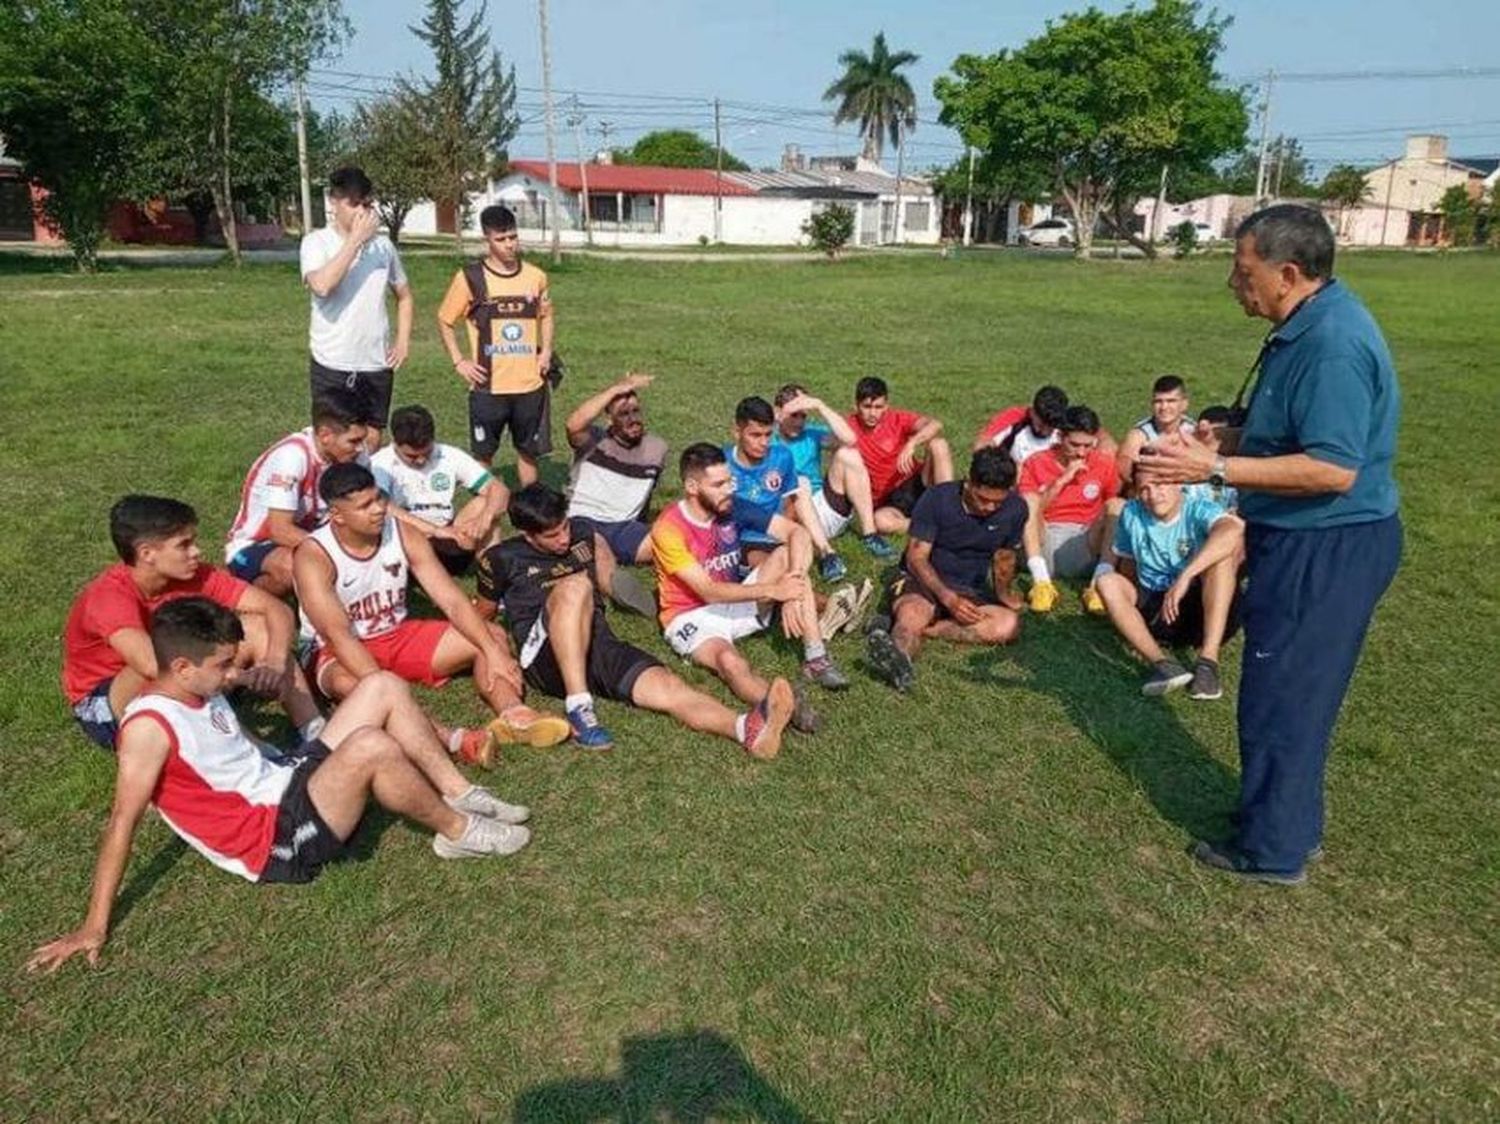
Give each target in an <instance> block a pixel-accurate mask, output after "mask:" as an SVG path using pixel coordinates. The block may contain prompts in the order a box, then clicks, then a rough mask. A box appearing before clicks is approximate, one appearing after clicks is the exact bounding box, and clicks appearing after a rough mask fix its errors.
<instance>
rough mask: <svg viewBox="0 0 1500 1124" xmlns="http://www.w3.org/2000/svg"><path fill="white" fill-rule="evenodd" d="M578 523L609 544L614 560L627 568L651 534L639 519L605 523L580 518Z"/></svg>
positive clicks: (632, 564) (600, 520)
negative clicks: (585, 524)
mask: <svg viewBox="0 0 1500 1124" xmlns="http://www.w3.org/2000/svg"><path fill="white" fill-rule="evenodd" d="M579 522H580V523H587V524H588V525H589V526H590V527H592V528H593V530H594V533H595V534H596V535H598V536H599V537H600V538H602V539H603V540H604V541H605V542H606V543H608V544H609V549H610V552H611V553H612V554H614V556H615V560H616V561H617V562H623V563H624V564H625V565H627V566H634V565H635V559H636V552H637V551H639V550H640V549H641V544H642V543H643V542H645V541H646V537H647V536H648V535H650V534H651V527H650V526H649V525H648V524H645V523H642V522H641V521H640V520H639V519H624V520H621V521H620V522H618V523H606V522H605V521H604V520H602V519H587V518H582V517H580V519H579Z"/></svg>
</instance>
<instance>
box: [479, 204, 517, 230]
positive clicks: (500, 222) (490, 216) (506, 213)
mask: <svg viewBox="0 0 1500 1124" xmlns="http://www.w3.org/2000/svg"><path fill="white" fill-rule="evenodd" d="M515 228H516V213H515V212H514V211H512V210H511V209H510V208H509V207H504V206H501V205H500V204H499V203H491V204H490V205H489V206H488V207H486V208H485V209H484V210H482V211H480V212H479V229H480V230H482V231H484V232H485V233H486V234H507V233H509V232H510V231H512V230H514V229H515Z"/></svg>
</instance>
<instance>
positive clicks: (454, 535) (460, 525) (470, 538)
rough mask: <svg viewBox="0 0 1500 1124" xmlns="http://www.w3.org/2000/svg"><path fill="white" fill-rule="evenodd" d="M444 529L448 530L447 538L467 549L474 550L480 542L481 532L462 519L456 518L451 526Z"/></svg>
mask: <svg viewBox="0 0 1500 1124" xmlns="http://www.w3.org/2000/svg"><path fill="white" fill-rule="evenodd" d="M444 529H445V530H446V531H447V532H448V534H447V538H449V539H451V540H452V541H453V542H456V543H457V544H458V545H459V546H461V547H463V548H464V549H465V550H473V549H474V547H475V546H477V545H478V544H479V532H478V531H476V530H475V529H474V528H473V527H472V526H470V525H469V524H468V523H465V522H464V521H463V520H462V519H457V520H455V521H454V522H453V524H452V525H451V526H449V527H446V528H444Z"/></svg>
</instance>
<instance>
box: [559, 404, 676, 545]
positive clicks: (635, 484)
mask: <svg viewBox="0 0 1500 1124" xmlns="http://www.w3.org/2000/svg"><path fill="white" fill-rule="evenodd" d="M588 438H589V439H588V442H587V443H586V444H585V445H584V446H583V447H582V448H580V449H575V450H574V452H573V485H572V499H571V501H570V502H569V504H568V515H569V517H582V518H584V519H593V520H596V521H598V522H601V523H624V522H627V521H629V520H632V519H641V518H643V517H644V516H645V514H646V506H647V505H648V504H649V503H650V502H651V493H652V492H653V491H654V490H655V489H656V482H657V480H658V479H660V478H661V471H662V466H663V465H664V464H666V461H667V443H666V442H665V441H663V440H662V439H661V438H660V437H658V436H656V434H654V433H648V434H646V435H645V436H644V437H642V438H641V440H640V443H639V444H637V445H635V446H634V447H631V446H629V445H622V444H621V443H620V442H619V441H617V440H615V438H614V437H612V436H611V435H610V434H609V433H608V432H606V431H605V429H604V428H603V427H602V426H597V425H593V426H590V427H589V433H588Z"/></svg>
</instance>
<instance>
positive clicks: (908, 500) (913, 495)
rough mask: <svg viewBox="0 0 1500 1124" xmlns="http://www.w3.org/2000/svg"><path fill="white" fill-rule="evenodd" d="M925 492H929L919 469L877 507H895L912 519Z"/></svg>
mask: <svg viewBox="0 0 1500 1124" xmlns="http://www.w3.org/2000/svg"><path fill="white" fill-rule="evenodd" d="M925 491H927V485H926V483H925V482H924V481H923V480H922V469H921V468H918V469H917V471H916V472H915V473H914V474H913V475H912V476H911V477H910V478H909V479H907V480H905V481H903V482H902V483H901V484H898V485H897V486H896V489H895V491H893V492H892V493H891V494H890V495H888V496H886V497H885V499H883V500H881V501H880V502H879V503H878V504H876V505H875V506H876V507H894V508H895V509H896V510H897V511H899V512H900V513H901V514H902V515H904V516H906V517H907V518H908V519H910V518H911V513H912V508H914V507H916V506H917V501H918V500H919V499H921V498H922V493H923V492H925Z"/></svg>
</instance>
